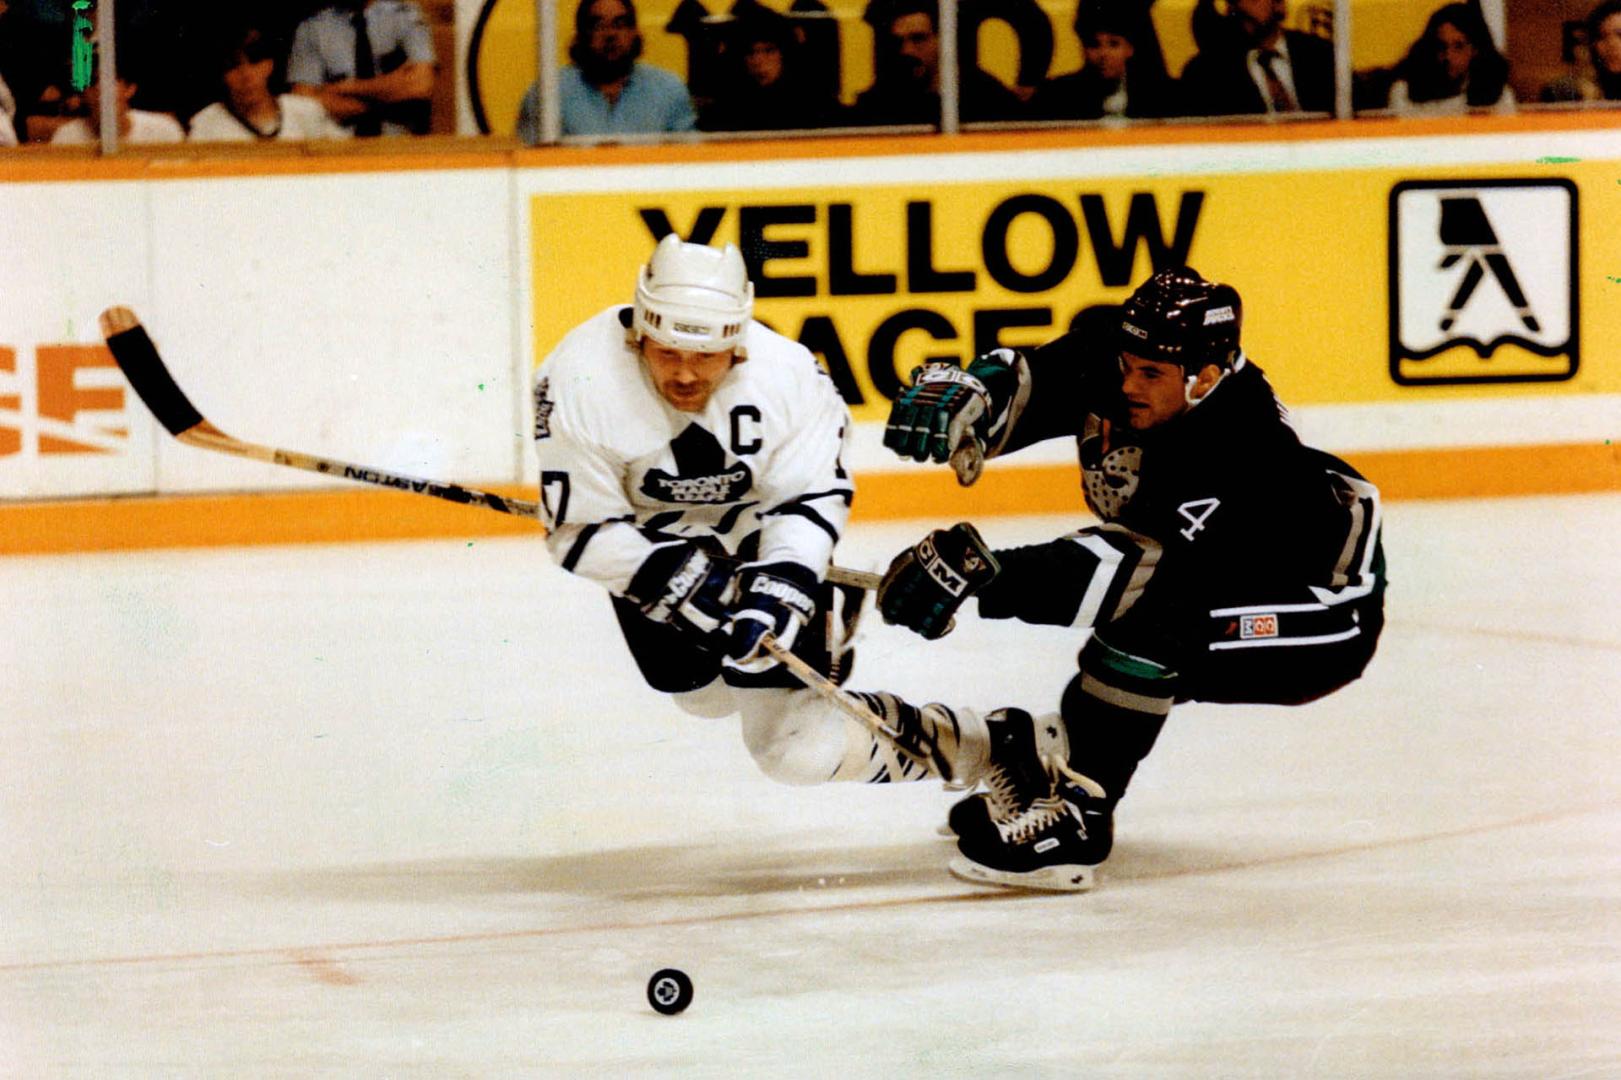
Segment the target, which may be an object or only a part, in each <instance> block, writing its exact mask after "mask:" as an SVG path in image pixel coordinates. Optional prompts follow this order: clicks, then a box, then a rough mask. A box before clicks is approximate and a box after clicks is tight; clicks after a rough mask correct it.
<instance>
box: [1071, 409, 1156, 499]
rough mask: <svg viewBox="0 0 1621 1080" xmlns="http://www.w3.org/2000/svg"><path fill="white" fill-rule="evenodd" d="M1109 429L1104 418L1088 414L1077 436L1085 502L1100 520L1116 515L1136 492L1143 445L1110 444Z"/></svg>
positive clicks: (1140, 471)
mask: <svg viewBox="0 0 1621 1080" xmlns="http://www.w3.org/2000/svg"><path fill="white" fill-rule="evenodd" d="M1111 428H1112V425H1111V424H1110V423H1109V422H1108V421H1107V420H1099V419H1098V418H1097V417H1096V416H1088V417H1087V418H1086V429H1085V431H1084V432H1082V435H1081V478H1082V482H1083V483H1084V484H1085V487H1086V505H1087V506H1088V507H1090V508H1091V510H1092V512H1093V513H1094V514H1096V515H1097V516H1098V517H1100V518H1102V519H1103V520H1104V521H1113V520H1114V519H1115V518H1117V517H1119V516H1120V513H1121V511H1123V510H1125V508H1126V506H1127V504H1129V503H1130V502H1131V499H1132V496H1134V495H1136V494H1137V483H1138V480H1139V479H1140V477H1141V474H1142V467H1143V448H1142V447H1140V446H1136V445H1134V444H1132V443H1127V444H1126V445H1124V446H1112V445H1110V443H1111V438H1110V436H1111V435H1112V434H1113V432H1112V430H1111Z"/></svg>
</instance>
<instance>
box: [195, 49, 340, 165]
mask: <svg viewBox="0 0 1621 1080" xmlns="http://www.w3.org/2000/svg"><path fill="white" fill-rule="evenodd" d="M275 70H276V54H275V51H274V49H273V48H272V47H271V45H270V43H269V42H268V41H267V40H266V38H265V37H264V35H262V34H261V33H260V32H259V31H258V30H250V31H248V32H247V33H246V34H245V35H243V37H242V40H241V41H239V42H238V43H237V44H236V45H235V46H234V47H232V48H231V50H230V51H229V53H228V54H227V55H226V56H225V57H224V58H223V67H222V70H221V73H220V79H221V81H222V82H223V83H224V85H225V97H224V98H223V99H221V100H220V101H216V102H214V103H213V104H212V105H209V106H207V107H206V108H204V109H201V110H200V111H199V112H198V113H197V115H196V116H193V117H192V118H191V132H190V135H189V136H188V137H189V138H190V139H191V141H192V142H256V141H261V140H269V139H276V140H280V141H283V142H293V141H307V140H312V139H347V138H349V137H350V131H349V129H348V128H346V127H344V126H343V125H342V124H340V123H338V122H337V121H336V120H334V119H332V117H331V116H330V115H328V113H327V111H326V109H325V108H323V107H322V106H321V103H320V102H319V101H318V100H316V99H315V98H311V97H305V96H303V95H300V94H272V93H271V91H270V81H271V78H272V76H273V75H274V74H275Z"/></svg>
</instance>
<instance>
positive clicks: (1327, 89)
mask: <svg viewBox="0 0 1621 1080" xmlns="http://www.w3.org/2000/svg"><path fill="white" fill-rule="evenodd" d="M1200 3H1201V8H1202V9H1204V5H1206V4H1209V5H1210V6H1209V8H1208V9H1205V10H1207V11H1208V12H1209V19H1208V20H1207V21H1206V22H1205V24H1204V25H1205V26H1206V27H1207V34H1206V36H1205V38H1203V39H1201V41H1200V49H1199V53H1198V55H1196V56H1195V57H1194V58H1193V59H1192V60H1190V61H1188V64H1187V67H1186V68H1184V69H1183V72H1182V79H1181V89H1182V98H1183V102H1184V111H1185V113H1186V115H1190V116H1229V115H1237V114H1245V113H1252V114H1264V115H1279V114H1287V113H1298V112H1324V113H1326V112H1333V111H1334V46H1333V44H1332V43H1331V42H1329V41H1327V40H1325V39H1323V38H1320V37H1318V36H1316V35H1315V34H1308V33H1304V32H1301V31H1298V30H1288V29H1285V28H1284V22H1285V21H1286V20H1287V19H1288V16H1289V4H1288V0H1228V10H1227V14H1226V15H1217V14H1215V10H1216V9H1215V8H1214V6H1213V0H1200Z"/></svg>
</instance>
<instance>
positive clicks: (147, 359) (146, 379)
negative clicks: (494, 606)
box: [101, 307, 882, 591]
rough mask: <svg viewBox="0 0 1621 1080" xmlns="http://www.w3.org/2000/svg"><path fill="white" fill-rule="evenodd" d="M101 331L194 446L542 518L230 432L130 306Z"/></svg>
mask: <svg viewBox="0 0 1621 1080" xmlns="http://www.w3.org/2000/svg"><path fill="white" fill-rule="evenodd" d="M101 333H102V337H104V338H105V339H106V341H107V348H108V349H109V350H110V351H111V352H112V354H113V360H114V361H116V362H117V364H118V367H119V370H121V371H122V372H123V373H124V378H125V379H127V380H129V384H130V386H131V387H132V388H133V389H134V390H135V393H136V396H138V397H139V398H140V399H141V401H142V403H143V404H145V405H146V407H147V409H148V410H149V411H150V412H151V413H152V415H153V416H154V417H156V418H157V421H158V423H160V424H162V425H163V426H164V428H166V429H167V430H168V432H169V434H171V435H173V436H174V437H175V438H177V439H179V440H180V441H181V442H183V443H186V444H187V445H189V446H195V447H197V448H199V449H202V450H213V451H216V452H218V453H222V454H233V455H235V456H237V457H245V458H252V459H253V460H255V461H264V462H268V463H269V464H272V465H285V466H287V467H289V468H293V469H302V470H304V471H305V472H313V473H320V474H322V475H324V476H335V477H338V478H340V479H344V480H355V481H358V482H360V483H363V484H376V485H379V486H381V487H387V488H393V489H394V490H396V491H404V492H408V493H411V494H414V495H427V496H430V497H432V498H436V499H444V500H446V501H447V502H453V503H457V504H459V505H462V506H482V507H484V508H485V509H486V510H494V511H497V512H498V513H502V514H511V515H513V516H514V517H523V518H531V519H533V520H534V521H535V522H536V524H539V523H540V504H539V503H538V502H532V501H530V500H528V499H512V498H508V497H506V496H505V495H497V494H496V493H495V492H493V491H482V490H480V489H478V488H470V487H463V486H462V485H460V484H446V483H441V482H439V481H437V480H423V479H419V478H418V477H414V476H406V475H404V474H402V473H391V472H386V471H385V470H382V469H374V468H372V467H371V466H369V465H351V464H349V463H348V462H344V461H337V460H335V459H333V458H324V457H318V456H316V455H314V454H304V453H300V452H298V451H296V450H283V449H280V448H277V447H274V446H261V445H259V444H257V443H250V442H244V441H243V440H241V439H238V438H235V437H233V436H231V435H227V434H226V433H225V432H223V431H221V430H220V429H219V428H217V427H215V426H214V425H213V424H211V423H209V422H208V420H207V419H206V418H205V417H204V416H203V414H202V412H201V411H200V410H199V409H198V408H197V406H195V405H193V404H192V403H191V399H190V398H188V397H186V394H185V391H183V390H181V389H180V384H179V383H176V382H175V381H174V376H173V375H170V374H169V368H168V366H167V365H165V364H164V362H163V357H162V356H160V355H159V354H158V349H157V346H156V345H154V344H153V342H152V338H151V337H150V336H149V335H148V334H147V332H146V328H145V327H144V326H142V325H141V320H140V319H139V318H137V317H136V315H135V312H133V311H131V310H130V309H129V308H127V307H110V308H108V309H107V310H106V311H103V312H102V313H101ZM827 580H828V581H831V582H833V583H834V584H835V585H853V586H855V587H856V588H859V589H867V590H869V591H870V590H873V589H876V588H877V587H878V583H879V581H881V580H882V578H881V577H880V575H878V574H874V573H869V572H867V571H864V570H847V569H845V568H844V567H842V566H830V567H828V571H827Z"/></svg>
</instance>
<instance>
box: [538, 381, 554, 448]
mask: <svg viewBox="0 0 1621 1080" xmlns="http://www.w3.org/2000/svg"><path fill="white" fill-rule="evenodd" d="M551 382H552V380H551V379H550V378H545V379H541V380H540V381H539V382H537V383H535V438H537V439H549V438H551V437H552V410H553V409H555V408H556V407H557V402H556V401H554V400H552V396H551Z"/></svg>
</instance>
